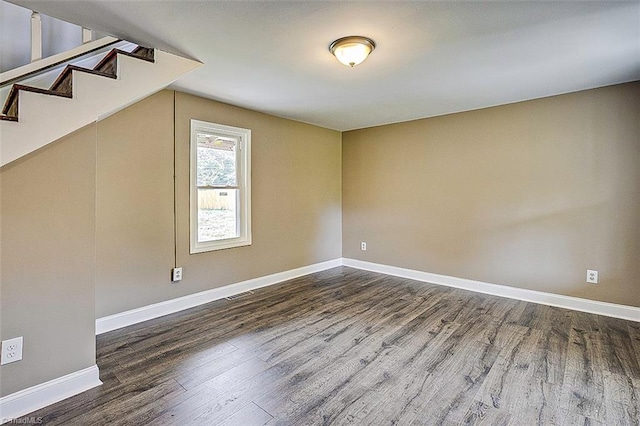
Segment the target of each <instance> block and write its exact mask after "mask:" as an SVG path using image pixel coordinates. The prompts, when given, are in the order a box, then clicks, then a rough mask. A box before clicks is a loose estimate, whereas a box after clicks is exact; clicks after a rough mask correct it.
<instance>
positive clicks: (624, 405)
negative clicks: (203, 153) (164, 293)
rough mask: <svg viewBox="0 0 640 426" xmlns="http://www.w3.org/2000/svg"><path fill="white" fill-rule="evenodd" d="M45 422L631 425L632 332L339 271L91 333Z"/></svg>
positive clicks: (635, 381) (639, 357)
mask: <svg viewBox="0 0 640 426" xmlns="http://www.w3.org/2000/svg"><path fill="white" fill-rule="evenodd" d="M97 355H98V358H97V363H98V366H99V367H100V374H101V378H102V380H103V381H104V385H102V386H100V387H98V388H95V389H92V390H90V391H88V392H85V393H83V394H81V395H77V396H75V397H73V398H69V399H67V400H65V401H62V402H60V403H57V404H55V405H53V406H50V407H47V408H45V409H43V410H40V411H38V412H35V413H32V414H30V415H31V416H41V417H42V418H43V424H45V425H92V426H96V425H145V424H152V425H214V424H220V425H241V426H249V425H263V424H267V425H270V426H271V425H329V424H331V425H345V424H354V425H361V424H362V425H413V424H419V425H518V426H522V425H607V426H613V425H638V424H640V323H635V322H630V321H623V320H618V319H613V318H607V317H602V316H597V315H592V314H586V313H581V312H573V311H569V310H565V309H560V308H553V307H548V306H543V305H537V304H533V303H526V302H520V301H515V300H510V299H504V298H499V297H494V296H488V295H483V294H476V293H472V292H468V291H464V290H458V289H453V288H447V287H442V286H436V285H430V284H425V283H420V282H415V281H411V280H405V279H400V278H395V277H390V276H385V275H381V274H375V273H370V272H364V271H359V270H355V269H350V268H346V267H340V268H335V269H331V270H328V271H325V272H321V273H317V274H313V275H308V276H306V277H301V278H298V279H295V280H291V281H288V282H286V283H283V284H281V285H277V286H272V287H269V288H265V289H261V290H258V291H255V292H254V293H253V294H249V295H247V296H245V297H242V298H239V299H236V300H233V301H229V300H221V301H217V302H213V303H210V304H208V305H203V306H201V307H198V308H194V309H190V310H188V311H183V312H180V313H177V314H173V315H170V316H166V317H163V318H158V319H155V320H152V321H148V322H145V323H141V324H137V325H134V326H131V327H127V328H125V329H121V330H117V331H113V332H110V333H107V334H103V335H100V336H98V338H97Z"/></svg>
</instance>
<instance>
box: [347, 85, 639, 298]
mask: <svg viewBox="0 0 640 426" xmlns="http://www.w3.org/2000/svg"><path fill="white" fill-rule="evenodd" d="M639 123H640V83H638V82H636V83H630V84H625V85H618V86H612V87H606V88H601V89H596V90H590V91H585V92H579V93H574V94H568V95H562V96H556V97H551V98H546V99H539V100H534V101H529V102H522V103H518V104H513V105H506V106H500V107H495V108H489V109H484V110H478V111H472V112H466V113H460V114H454V115H448V116H443V117H437V118H430V119H423V120H417V121H412V122H407V123H400V124H394V125H388V126H381V127H374V128H369V129H363V130H356V131H351V132H346V133H344V134H343V183H342V185H343V255H344V256H345V257H349V258H354V259H361V260H366V261H371V262H377V263H382V264H388V265H394V266H400V267H405V268H411V269H416V270H421V271H427V272H432V273H438V274H444V275H450V276H455V277H461V278H469V279H474V280H479V281H485V282H491V283H496V284H504V285H509V286H514V287H521V288H527V289H534V290H541V291H546V292H552V293H558V294H563V295H570V296H578V297H584V298H588V299H595V300H601V301H607V302H614V303H622V304H627V305H632V306H640V278H639V277H640V261H639V260H638V253H640V225H639V224H640V222H639V219H638V218H639V217H640V190H639V188H640V129H639V126H640V124H639ZM361 241H366V242H367V243H368V247H367V251H366V252H363V251H360V242H361ZM588 268H589V269H596V270H599V272H600V283H599V284H598V285H595V286H594V285H589V284H586V283H585V276H586V269H588Z"/></svg>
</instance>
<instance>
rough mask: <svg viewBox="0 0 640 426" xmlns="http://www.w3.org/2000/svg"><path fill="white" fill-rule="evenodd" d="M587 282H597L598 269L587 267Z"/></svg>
mask: <svg viewBox="0 0 640 426" xmlns="http://www.w3.org/2000/svg"><path fill="white" fill-rule="evenodd" d="M587 282H588V283H590V284H598V271H594V270H592V269H587Z"/></svg>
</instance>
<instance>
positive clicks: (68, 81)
mask: <svg viewBox="0 0 640 426" xmlns="http://www.w3.org/2000/svg"><path fill="white" fill-rule="evenodd" d="M72 71H79V72H86V73H87V74H93V75H98V76H100V77H107V78H117V77H118V76H117V75H116V73H115V70H114V72H113V73H110V72H102V71H96V70H92V69H89V68H82V67H79V66H77V65H67V66H66V67H65V68H64V70H63V71H62V72H61V73H60V75H59V76H58V78H57V79H56V81H54V82H53V84H52V85H51V87H50V89H49V90H53V91H56V92H61V93H72V92H73V87H72V81H73V79H72V76H73V72H72Z"/></svg>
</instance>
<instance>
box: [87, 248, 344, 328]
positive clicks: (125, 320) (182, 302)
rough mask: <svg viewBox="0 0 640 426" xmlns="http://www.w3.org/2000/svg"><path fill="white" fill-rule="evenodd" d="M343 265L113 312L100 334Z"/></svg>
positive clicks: (315, 267) (296, 271) (100, 323)
mask: <svg viewBox="0 0 640 426" xmlns="http://www.w3.org/2000/svg"><path fill="white" fill-rule="evenodd" d="M341 265H342V259H333V260H328V261H326V262H321V263H315V264H313V265H308V266H303V267H302V268H297V269H291V270H288V271H284V272H278V273H275V274H271V275H267V276H264V277H259V278H254V279H251V280H247V281H241V282H239V283H235V284H229V285H226V286H224V287H218V288H213V289H211V290H206V291H203V292H200V293H194V294H189V295H187V296H183V297H178V298H177V299H171V300H167V301H164V302H160V303H154V304H153V305H148V306H143V307H141V308H137V309H132V310H130V311H125V312H121V313H119V314H114V315H109V316H106V317H102V318H98V319H97V320H96V334H102V333H106V332H108V331H112V330H116V329H118V328H122V327H126V326H128V325H133V324H137V323H139V322H142V321H147V320H150V319H153V318H158V317H161V316H163V315H168V314H172V313H174V312H178V311H182V310H184V309H189V308H193V307H195V306H199V305H203V304H205V303H209V302H213V301H214V300H219V299H222V298H224V297H229V296H233V295H234V294H238V293H243V292H245V291H249V290H255V289H257V288H261V287H267V286H270V285H274V284H278V283H281V282H283V281H287V280H291V279H293V278H298V277H301V276H303V275H308V274H313V273H314V272H320V271H324V270H326V269H331V268H335V267H338V266H341Z"/></svg>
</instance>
